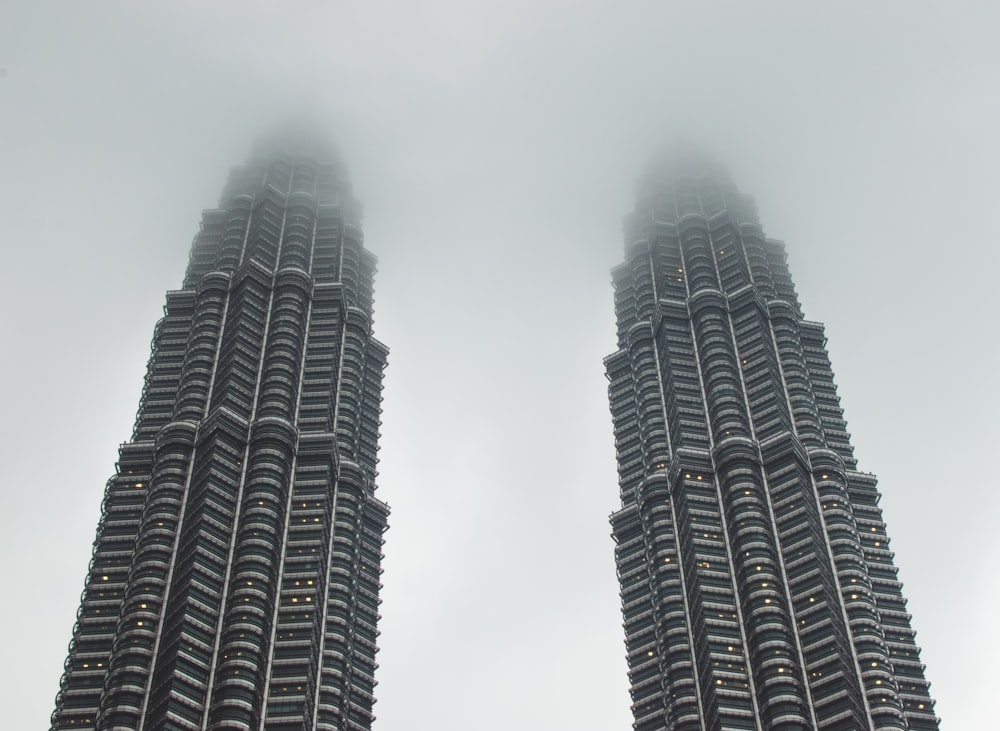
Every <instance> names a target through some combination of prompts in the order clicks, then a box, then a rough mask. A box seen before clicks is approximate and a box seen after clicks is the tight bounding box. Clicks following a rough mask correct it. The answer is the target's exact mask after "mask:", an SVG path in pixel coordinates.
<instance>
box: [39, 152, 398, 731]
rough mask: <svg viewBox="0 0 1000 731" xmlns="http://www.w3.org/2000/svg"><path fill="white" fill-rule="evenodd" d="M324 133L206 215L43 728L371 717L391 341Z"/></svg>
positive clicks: (253, 169)
mask: <svg viewBox="0 0 1000 731" xmlns="http://www.w3.org/2000/svg"><path fill="white" fill-rule="evenodd" d="M359 217H360V216H359V206H358V205H357V203H356V202H355V200H354V199H353V197H352V195H351V189H350V186H349V184H348V182H347V181H346V179H345V177H344V170H343V168H342V166H341V165H340V164H339V162H338V161H337V159H336V156H335V155H333V154H332V152H330V151H328V150H326V149H323V146H322V145H316V144H312V145H303V144H300V143H299V142H295V141H292V140H288V141H285V142H282V143H277V142H272V143H267V144H264V145H261V146H260V148H259V149H258V150H256V151H255V153H254V155H252V156H251V159H250V161H249V163H248V164H247V165H245V166H243V167H241V168H237V169H235V170H234V171H233V172H232V174H231V176H230V179H229V182H228V185H227V187H226V189H225V191H224V192H223V196H222V201H221V205H220V207H219V208H218V209H216V210H209V211H206V212H205V213H204V216H203V219H202V223H201V230H200V232H199V233H198V234H197V236H196V237H195V240H194V243H193V246H192V249H191V255H190V261H189V265H188V268H187V273H186V275H185V277H184V282H183V284H182V287H181V288H180V289H179V290H177V291H171V292H168V293H167V296H166V306H165V308H164V316H163V318H162V319H161V320H160V321H159V323H158V324H157V325H156V329H155V331H154V333H153V343H152V355H151V357H150V360H149V364H148V369H147V374H146V381H145V387H144V389H143V394H142V400H141V402H140V404H139V411H138V416H137V419H136V423H135V428H134V431H133V433H132V438H131V439H130V440H129V441H128V442H127V443H125V444H123V445H122V446H121V448H120V451H119V458H118V463H117V471H116V474H115V475H114V476H112V477H111V479H110V480H109V481H108V483H107V488H106V492H105V495H104V501H103V504H102V513H101V519H100V523H99V525H98V529H97V539H96V542H95V544H94V552H93V557H92V560H91V563H90V568H89V572H88V575H87V581H86V587H85V589H84V592H83V597H82V604H81V607H80V610H79V612H78V614H77V622H76V625H75V627H74V629H73V639H72V642H71V644H70V648H69V657H68V658H67V660H66V664H65V673H64V675H63V677H62V680H61V682H60V688H59V692H58V696H57V698H56V709H55V712H54V713H53V714H52V719H51V726H52V728H53V729H78V728H98V729H142V730H143V731H154V730H162V729H178V730H180V729H192V730H193V729H267V730H268V731H279V730H280V731H292V730H293V729H294V730H295V731H300V730H302V729H330V730H333V729H369V728H370V727H371V723H372V719H373V716H372V705H373V703H374V697H373V693H374V686H375V681H374V672H375V668H376V664H375V653H376V636H377V634H378V632H377V630H376V622H377V619H378V605H379V598H378V597H379V588H380V586H381V585H380V583H379V576H380V573H381V568H380V563H381V559H382V552H381V547H382V535H383V532H384V531H385V529H386V520H387V516H388V507H387V506H386V505H385V504H384V503H383V502H381V501H380V500H378V499H377V498H376V497H375V494H374V493H375V479H376V475H377V472H376V463H377V459H376V452H377V450H378V445H377V442H378V437H379V424H380V417H379V415H380V412H381V409H380V402H381V390H382V385H381V384H382V372H383V369H384V367H385V364H386V356H387V350H386V348H385V346H383V345H382V344H381V343H379V342H378V341H377V340H375V339H374V338H373V337H372V329H371V328H372V283H373V276H374V272H375V257H374V256H373V255H372V254H371V253H370V252H368V251H367V250H366V249H365V248H364V246H363V238H362V233H361V229H360V227H359Z"/></svg>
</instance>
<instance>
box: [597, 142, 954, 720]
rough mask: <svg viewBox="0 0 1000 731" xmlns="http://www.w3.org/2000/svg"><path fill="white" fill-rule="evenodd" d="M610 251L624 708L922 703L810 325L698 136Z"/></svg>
mask: <svg viewBox="0 0 1000 731" xmlns="http://www.w3.org/2000/svg"><path fill="white" fill-rule="evenodd" d="M625 254H626V255H625V261H624V262H623V263H622V264H620V265H619V266H617V267H616V268H615V269H614V270H613V271H612V280H613V285H614V302H615V312H616V319H617V337H618V348H617V350H616V352H615V353H613V354H612V355H610V356H608V358H606V359H605V367H606V372H607V376H608V379H609V382H610V383H609V398H610V405H611V414H612V420H613V428H614V438H615V446H616V452H617V461H618V475H619V485H620V496H621V508H620V509H619V510H617V511H616V512H615V513H613V514H612V516H611V525H612V535H613V538H614V541H615V559H616V564H617V570H618V578H619V582H620V585H621V600H622V613H623V620H624V629H625V642H626V651H627V661H628V674H629V682H630V693H631V697H632V712H633V716H634V723H633V727H634V728H635V729H636V730H637V731H653V730H654V729H662V728H664V727H667V728H670V729H674V730H676V731H685V730H688V729H691V730H694V729H723V728H725V729H748V730H750V729H758V730H760V731H764V730H767V731H773V730H775V729H789V730H790V729H802V728H823V729H829V730H841V731H855V730H856V729H872V730H874V729H913V730H919V731H932V730H934V729H937V728H938V726H939V721H938V719H937V717H936V716H935V715H934V702H933V700H932V699H931V697H930V694H929V684H928V683H927V681H926V679H925V677H924V666H923V665H922V664H921V663H920V658H919V648H918V647H917V646H916V644H915V641H914V632H913V630H912V628H911V626H910V615H909V614H908V613H907V612H906V602H905V599H904V598H903V595H902V591H901V590H902V586H901V584H900V583H899V582H898V581H897V578H896V573H897V572H896V568H895V566H894V564H893V554H892V552H891V551H890V550H889V539H888V537H887V535H886V528H885V523H884V522H883V519H882V513H881V510H880V509H879V507H878V502H879V497H880V496H879V493H878V490H877V488H876V482H875V478H874V476H872V475H871V474H868V473H865V472H860V471H858V469H857V463H856V461H855V459H854V456H853V451H852V448H851V445H850V439H849V435H848V433H847V431H846V422H845V421H844V418H843V412H842V410H841V408H840V402H839V399H838V397H837V391H836V387H835V385H834V382H833V372H832V369H831V366H830V360H829V356H828V353H827V350H826V339H825V336H824V333H823V326H822V325H821V324H819V323H816V322H810V321H808V320H805V319H804V318H803V317H802V313H801V309H800V306H799V302H798V297H797V295H796V293H795V289H794V286H793V284H792V280H791V276H790V274H789V270H788V266H787V262H786V257H785V250H784V245H783V244H782V243H781V242H778V241H774V240H772V239H768V238H766V237H765V235H764V232H763V230H762V229H761V227H760V224H759V222H758V220H757V216H756V211H755V208H754V205H753V203H752V201H751V200H750V199H749V198H747V197H745V196H743V195H741V194H740V193H739V192H738V191H737V189H736V188H735V186H734V185H733V184H732V183H731V182H730V181H729V178H728V174H727V173H726V172H725V171H723V170H721V169H719V167H718V166H717V165H715V164H714V163H712V162H710V161H707V160H705V159H703V158H699V157H697V156H696V157H694V158H685V157H683V156H682V157H678V158H677V159H675V160H672V161H669V162H666V163H663V164H660V165H657V166H653V167H652V168H651V169H650V170H649V171H648V173H647V174H646V175H645V176H644V177H643V179H642V180H641V182H640V185H639V188H638V194H637V202H636V207H635V210H634V211H633V212H632V214H630V215H629V216H628V217H627V219H626V221H625Z"/></svg>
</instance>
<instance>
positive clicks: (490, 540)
mask: <svg viewBox="0 0 1000 731" xmlns="http://www.w3.org/2000/svg"><path fill="white" fill-rule="evenodd" d="M998 21H1000V11H998V10H996V8H995V6H993V5H991V4H988V3H961V2H949V3H947V4H945V3H927V2H906V3H903V2H887V3H860V2H858V3H838V4H833V3H827V4H808V5H807V4H803V3H791V2H788V3H784V2H780V3H779V2H770V3H763V2H757V3H728V2H727V3H723V2H715V3H711V4H694V3H691V4H689V3H677V2H669V3H667V2H658V3H654V2H649V3H640V2H622V3H619V4H617V6H616V7H614V8H612V7H611V4H610V3H608V4H604V3H590V2H581V1H579V0H578V1H577V2H547V3H529V2H522V1H520V0H516V1H515V0H506V2H484V3H475V4H473V3H462V2H428V3H421V4H413V5H410V4H404V3H384V2H318V1H313V2H306V1H298V2H290V3H284V4H281V5H280V6H279V5H278V4H277V3H275V4H273V5H272V4H270V3H263V2H241V3H235V2H232V3H231V2H221V3H212V4H211V5H210V6H207V7H206V6H203V5H200V4H196V3H183V2H182V3H179V4H169V5H167V4H162V5H156V6H153V5H152V4H150V5H147V6H143V7H142V8H139V7H138V6H136V5H134V4H131V3H125V2H120V3H116V2H91V3H70V2H66V3H49V2H10V1H8V2H4V3H2V4H0V243H2V246H3V250H2V253H3V259H2V261H3V272H4V273H5V276H4V283H3V287H2V288H0V328H2V329H0V343H2V347H3V356H4V357H3V358H2V359H0V383H2V384H4V386H5V393H4V404H3V416H4V418H3V420H2V422H0V450H2V451H0V457H2V459H3V464H4V466H5V467H4V477H5V482H6V485H5V492H4V510H3V515H4V517H5V519H6V526H5V530H4V531H3V532H2V533H0V550H2V554H0V555H2V571H3V574H2V586H3V587H4V595H5V599H6V600H5V601H4V602H2V604H0V623H2V626H4V627H6V628H7V633H6V635H7V636H6V642H5V646H4V652H3V657H4V662H3V663H2V664H0V674H2V682H0V689H2V691H0V692H2V693H3V697H2V698H0V700H2V706H0V707H2V709H3V710H0V716H2V717H3V718H4V722H3V724H2V725H3V727H4V728H12V729H29V728H43V727H45V726H46V724H47V719H48V716H49V714H50V712H51V710H52V707H53V699H54V697H55V693H56V690H57V688H58V681H59V677H60V674H61V672H62V663H63V661H64V659H65V652H66V646H67V643H68V642H69V639H70V633H71V628H72V626H73V622H74V613H75V611H76V608H77V606H78V602H79V595H80V592H81V590H82V589H83V583H84V578H85V574H86V569H87V564H88V561H89V557H90V551H91V543H92V541H93V539H94V531H95V527H96V524H97V520H98V516H99V513H100V501H101V496H102V494H103V489H104V483H105V481H106V479H107V478H108V476H109V475H111V474H112V473H113V470H114V462H115V459H116V456H117V453H116V448H117V445H118V444H119V443H120V442H122V441H124V440H126V439H127V438H128V436H129V434H130V432H131V426H132V421H133V419H134V415H135V409H136V405H137V403H138V399H139V395H140V392H141V387H142V377H143V373H144V369H145V362H146V358H147V357H148V353H149V341H150V338H151V335H152V330H153V325H154V323H155V322H156V320H157V318H158V317H159V315H160V313H161V308H162V306H163V302H164V293H165V291H166V290H168V289H174V288H177V287H179V285H180V282H181V278H182V274H183V270H184V266H185V264H186V260H187V255H188V250H189V246H190V242H191V239H192V237H193V235H194V234H195V232H196V231H197V229H198V223H199V217H200V212H201V210H202V209H205V208H211V207H213V206H215V205H216V203H217V201H218V198H219V194H220V192H221V189H222V185H223V183H224V181H225V178H226V175H227V172H228V170H229V168H230V167H231V166H233V165H236V164H239V163H240V162H242V161H243V160H244V159H245V158H246V156H247V154H248V153H249V151H250V147H251V145H252V143H253V140H254V139H256V138H257V137H259V136H260V135H261V134H262V133H264V132H265V131H266V130H268V129H269V128H270V127H271V126H272V125H273V124H275V123H276V122H278V121H280V120H282V119H284V118H287V117H288V116H289V115H293V114H299V113H300V112H302V111H303V110H308V113H309V114H310V115H312V116H314V117H319V118H321V119H323V120H324V121H325V124H326V126H328V128H329V135H330V138H331V139H332V140H333V141H334V143H335V144H336V145H337V147H338V148H339V150H340V152H341V154H342V156H343V157H344V159H345V160H346V161H347V162H348V164H349V166H350V175H351V179H352V181H353V183H354V187H355V191H356V194H357V195H358V197H359V198H360V199H361V201H362V202H363V204H364V209H365V217H364V224H363V225H364V231H365V238H366V245H367V247H368V248H369V249H371V250H372V251H374V252H375V253H376V254H377V255H378V257H379V272H378V274H377V276H376V314H375V333H376V336H377V337H378V338H379V339H380V340H382V341H383V342H385V343H386V344H387V345H388V346H389V348H390V362H389V367H388V370H387V373H386V381H385V393H384V398H385V400H384V404H383V405H384V413H383V434H382V440H381V453H380V455H381V463H380V479H379V485H380V486H379V496H380V497H381V498H382V499H384V500H386V501H387V502H388V503H389V504H390V505H391V506H392V514H391V516H390V530H389V532H388V533H387V534H386V541H387V542H386V545H385V549H384V550H385V554H386V558H385V562H384V568H385V573H384V576H383V583H384V585H385V588H384V590H383V593H382V598H383V605H382V615H383V618H382V621H381V623H380V630H381V633H382V634H381V637H380V640H379V644H380V646H381V648H382V649H381V653H380V655H379V663H380V669H379V671H378V673H377V679H378V680H379V686H378V688H377V689H376V696H377V698H378V704H377V706H376V714H377V716H378V721H377V722H376V728H377V729H379V731H398V730H400V729H408V730H413V729H417V730H422V729H428V730H430V729H434V731H451V730H455V731H458V730H459V729H461V730H462V731H465V729H468V728H476V729H481V730H482V731H490V730H491V729H505V730H506V729H511V728H518V729H539V730H541V729H546V731H548V730H550V729H564V730H565V731H608V730H610V729H627V728H629V727H630V724H631V714H630V711H629V702H630V701H629V697H628V690H627V678H626V665H625V652H624V646H623V632H622V629H621V617H620V611H619V602H618V586H617V580H616V578H615V569H614V563H613V555H612V548H613V544H612V541H611V539H610V537H609V533H610V527H609V525H608V523H607V516H608V514H609V513H610V512H611V511H612V510H614V509H615V508H616V507H617V504H618V488H617V478H616V472H615V463H614V449H613V441H612V436H611V420H610V416H609V413H608V409H607V399H606V380H605V378H604V375H603V365H602V358H603V357H604V356H606V355H608V354H609V353H611V352H612V350H613V349H614V346H615V338H614V326H613V312H612V297H611V287H610V277H609V275H608V270H609V269H610V267H612V266H614V265H615V264H616V263H617V262H618V261H619V260H620V259H621V256H622V235H621V219H622V217H623V216H624V214H626V213H627V212H628V210H629V209H630V207H631V205H632V195H633V191H634V183H635V180H636V178H637V176H638V174H639V172H640V171H641V169H642V168H643V166H644V165H645V164H646V163H647V161H648V160H649V159H650V158H651V157H652V156H653V155H655V154H656V153H657V151H658V150H660V149H662V148H663V147H669V146H671V145H673V144H675V143H676V142H677V141H678V140H693V141H696V142H697V143H698V144H700V145H701V146H702V147H704V148H706V149H709V150H711V152H712V153H713V154H714V155H715V157H717V158H718V159H719V160H721V161H722V162H724V163H725V164H726V165H727V166H728V167H729V168H730V170H731V171H732V174H733V177H734V179H735V181H736V183H737V184H738V185H739V186H740V188H741V189H742V190H743V191H745V192H747V193H749V194H751V195H753V196H754V197H755V199H756V201H757V204H758V208H759V211H760V216H761V221H762V224H763V226H764V229H765V231H766V232H767V234H768V235H769V236H771V237H775V238H780V239H783V240H785V241H786V242H787V245H788V250H789V257H790V265H791V270H792V274H793V277H794V278H795V281H796V285H797V289H798V292H799V295H800V298H801V301H802V304H803V308H804V310H805V313H806V316H807V317H808V318H810V319H815V320H820V321H823V322H825V323H826V325H827V335H828V337H829V344H828V345H829V350H830V354H831V358H832V361H833V368H834V372H835V374H836V379H837V383H838V385H839V388H840V395H841V398H842V401H843V405H844V408H845V410H846V416H847V419H848V422H849V429H850V431H851V432H852V434H853V441H854V445H855V448H856V453H857V455H858V457H859V460H860V467H861V469H864V470H867V471H871V472H874V473H876V474H877V475H878V476H879V478H880V488H881V490H882V492H883V493H884V499H883V501H882V507H883V509H884V510H885V514H886V519H887V522H888V525H889V535H890V536H891V538H892V546H893V549H894V550H895V552H896V560H897V563H898V565H899V566H900V578H901V580H902V581H903V582H904V584H905V589H904V591H905V594H906V596H907V597H908V598H909V599H910V604H909V611H910V612H912V614H913V616H914V620H913V624H914V627H915V628H916V630H917V632H918V636H917V641H918V644H920V645H921V646H922V647H923V648H924V651H923V661H924V662H925V663H926V665H927V676H928V678H929V680H930V681H931V682H932V684H933V686H932V695H933V696H934V697H935V698H936V699H937V700H938V706H937V710H938V714H939V715H940V716H941V717H942V718H943V720H944V728H946V729H948V728H950V729H966V728H967V729H973V728H989V727H992V726H993V725H995V712H994V711H993V708H992V707H993V705H994V702H993V698H992V695H993V690H994V689H993V687H992V683H991V682H990V679H991V678H992V676H993V673H992V668H991V667H990V666H989V665H988V661H987V652H988V645H987V644H986V643H985V642H984V640H985V639H986V638H987V637H989V636H992V630H993V629H994V628H995V626H996V622H997V612H998V610H997V607H998V603H1000V581H998V579H997V574H998V572H997V570H996V566H995V557H996V556H997V553H998V549H1000V538H998V531H996V529H995V527H994V526H995V516H996V515H997V512H998V509H1000V498H998V491H997V490H996V489H995V484H996V479H995V476H994V472H995V470H994V465H993V464H992V460H991V456H992V453H993V452H994V451H995V450H996V443H997V441H998V437H1000V434H998V427H997V420H996V419H995V418H994V415H995V414H996V413H997V409H998V408H1000V398H998V393H1000V391H998V387H997V384H996V379H995V373H996V363H997V357H998V354H1000V353H998V350H1000V347H998V344H997V336H996V331H997V327H996V319H997V311H998V310H997V304H998V302H997V299H998V298H997V289H998V288H997V286H996V284H995V282H994V279H995V272H997V271H998V267H1000V255H998V247H997V244H998V241H1000V236H998V234H1000V223H998V217H997V216H996V215H995V210H994V209H995V201H996V197H997V192H998V170H1000V165H998V163H1000V136H998V135H997V133H996V130H997V129H1000V96H998V95H997V93H996V84H997V81H996V80H997V77H998V72H1000V45H998V44H997V43H996V38H995V28H996V27H997V22H998Z"/></svg>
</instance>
